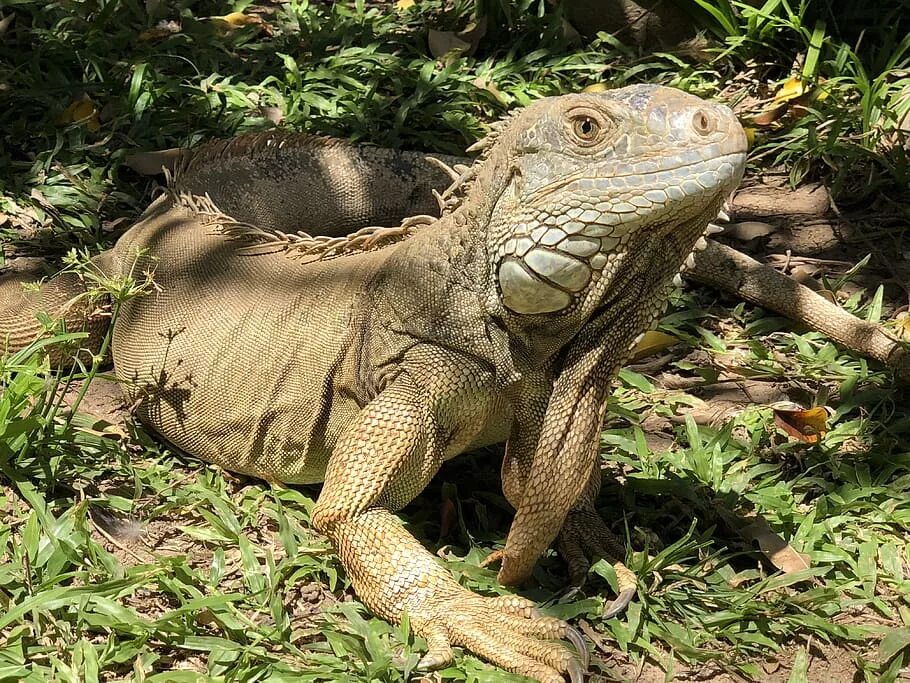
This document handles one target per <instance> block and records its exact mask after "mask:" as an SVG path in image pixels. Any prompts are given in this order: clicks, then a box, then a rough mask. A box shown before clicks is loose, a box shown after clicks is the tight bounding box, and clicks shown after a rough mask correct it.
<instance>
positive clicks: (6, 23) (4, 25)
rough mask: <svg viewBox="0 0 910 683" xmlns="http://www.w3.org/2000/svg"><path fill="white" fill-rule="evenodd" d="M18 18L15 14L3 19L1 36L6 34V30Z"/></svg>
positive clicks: (0, 23)
mask: <svg viewBox="0 0 910 683" xmlns="http://www.w3.org/2000/svg"><path fill="white" fill-rule="evenodd" d="M15 18H16V15H15V14H12V13H11V14H8V15H6V16H5V17H3V18H2V19H0V36H2V35H3V34H4V33H6V30H7V29H8V28H9V25H10V24H12V23H13V19H15Z"/></svg>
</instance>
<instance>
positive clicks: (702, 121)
mask: <svg viewBox="0 0 910 683" xmlns="http://www.w3.org/2000/svg"><path fill="white" fill-rule="evenodd" d="M692 127H693V128H694V129H695V132H696V133H698V134H699V135H710V134H711V133H713V132H714V117H713V116H711V115H710V114H708V112H706V111H705V110H704V109H699V110H698V111H697V112H695V114H693V116H692Z"/></svg>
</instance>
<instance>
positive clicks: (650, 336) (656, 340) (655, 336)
mask: <svg viewBox="0 0 910 683" xmlns="http://www.w3.org/2000/svg"><path fill="white" fill-rule="evenodd" d="M678 343H679V339H677V338H676V337H674V336H673V335H672V334H667V333H666V332H661V331H659V330H648V331H647V332H645V333H644V336H642V338H641V341H639V342H638V343H637V344H636V345H635V348H634V349H633V350H632V356H631V357H630V358H629V362H631V363H634V362H636V361H639V360H641V359H642V358H647V357H648V356H653V355H654V354H656V353H660V352H661V351H663V350H665V349H668V348H670V347H671V346H673V345H674V344H678Z"/></svg>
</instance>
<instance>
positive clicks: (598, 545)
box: [559, 510, 638, 619]
mask: <svg viewBox="0 0 910 683" xmlns="http://www.w3.org/2000/svg"><path fill="white" fill-rule="evenodd" d="M559 554H560V555H562V557H563V558H564V559H565V561H566V564H567V565H568V568H569V578H570V580H571V582H572V585H573V586H581V585H582V584H583V583H584V582H585V579H586V578H587V575H588V570H589V569H590V568H591V562H592V561H596V560H599V559H601V558H604V559H606V560H608V561H610V562H611V564H612V565H613V570H614V571H615V572H616V581H617V583H618V584H619V594H618V595H617V596H616V599H615V600H614V601H613V602H611V603H610V604H609V605H607V608H606V609H605V610H604V613H603V618H604V619H610V618H612V617H615V616H617V615H619V614H622V613H623V612H624V611H625V610H626V608H627V607H628V606H629V603H630V602H632V599H633V598H634V597H635V593H636V591H637V586H638V581H637V580H636V577H635V574H633V573H632V571H631V570H630V569H629V568H628V567H626V565H625V564H623V558H624V557H625V547H624V546H623V544H622V543H621V542H620V540H619V539H618V538H616V536H615V535H614V534H613V532H612V531H610V529H609V528H608V527H607V525H606V524H605V523H604V521H603V520H602V519H601V518H600V515H598V514H597V513H596V512H594V510H573V511H572V512H570V513H569V516H568V517H567V518H566V521H565V524H564V525H563V527H562V531H560V533H559Z"/></svg>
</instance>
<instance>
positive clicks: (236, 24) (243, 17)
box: [210, 12, 272, 35]
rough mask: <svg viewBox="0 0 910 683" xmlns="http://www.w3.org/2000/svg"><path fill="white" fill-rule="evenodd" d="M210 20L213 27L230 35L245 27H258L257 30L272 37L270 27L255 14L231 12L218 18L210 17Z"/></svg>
mask: <svg viewBox="0 0 910 683" xmlns="http://www.w3.org/2000/svg"><path fill="white" fill-rule="evenodd" d="M210 19H211V20H212V22H214V24H215V27H216V28H217V29H218V30H219V31H221V32H223V33H230V32H231V31H236V30H237V29H239V28H243V27H245V26H258V27H259V30H260V31H262V32H263V33H265V34H266V35H272V26H271V25H270V24H269V23H267V22H266V21H265V20H264V19H263V18H262V17H260V16H257V15H255V14H245V13H243V12H231V13H229V14H225V15H223V16H220V17H210Z"/></svg>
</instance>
